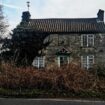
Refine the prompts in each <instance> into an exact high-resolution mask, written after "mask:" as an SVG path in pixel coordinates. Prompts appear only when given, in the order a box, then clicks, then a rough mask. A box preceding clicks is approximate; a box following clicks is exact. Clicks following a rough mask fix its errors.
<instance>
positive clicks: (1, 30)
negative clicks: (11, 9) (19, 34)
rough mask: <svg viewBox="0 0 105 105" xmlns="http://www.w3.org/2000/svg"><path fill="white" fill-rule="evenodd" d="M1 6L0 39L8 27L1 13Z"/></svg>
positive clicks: (0, 11) (0, 7)
mask: <svg viewBox="0 0 105 105" xmlns="http://www.w3.org/2000/svg"><path fill="white" fill-rule="evenodd" d="M2 8H3V7H2V5H0V39H1V38H2V37H3V35H4V34H5V32H6V31H7V27H8V24H7V21H6V19H5V17H4V15H3V11H2Z"/></svg>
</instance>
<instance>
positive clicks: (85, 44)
mask: <svg viewBox="0 0 105 105" xmlns="http://www.w3.org/2000/svg"><path fill="white" fill-rule="evenodd" d="M83 46H87V35H83Z"/></svg>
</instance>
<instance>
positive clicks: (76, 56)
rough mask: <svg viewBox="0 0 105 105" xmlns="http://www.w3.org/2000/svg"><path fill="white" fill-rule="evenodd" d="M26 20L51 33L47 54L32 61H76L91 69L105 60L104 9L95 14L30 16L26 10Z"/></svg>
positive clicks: (45, 63) (42, 64) (39, 64)
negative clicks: (92, 15) (49, 16)
mask: <svg viewBox="0 0 105 105" xmlns="http://www.w3.org/2000/svg"><path fill="white" fill-rule="evenodd" d="M22 22H25V23H26V26H25V27H26V28H30V29H32V30H34V31H35V32H37V33H39V34H43V33H48V34H49V36H48V37H47V38H46V40H45V41H47V40H50V41H51V43H50V45H49V46H47V48H46V49H45V50H44V53H45V55H44V56H38V57H36V58H35V59H34V61H33V63H32V64H33V65H34V66H36V67H38V68H40V67H47V66H51V65H54V66H55V65H57V66H59V67H60V66H62V65H64V64H69V63H70V62H73V63H75V64H80V65H81V67H83V68H86V69H89V68H92V67H93V66H94V65H95V64H104V63H105V24H104V11H103V10H101V9H100V10H99V11H98V13H97V17H95V18H51V19H30V13H29V12H28V11H26V12H23V16H22Z"/></svg>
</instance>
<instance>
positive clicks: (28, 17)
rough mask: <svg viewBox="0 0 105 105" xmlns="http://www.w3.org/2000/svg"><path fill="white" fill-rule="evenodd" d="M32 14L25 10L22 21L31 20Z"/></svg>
mask: <svg viewBox="0 0 105 105" xmlns="http://www.w3.org/2000/svg"><path fill="white" fill-rule="evenodd" d="M30 17H31V15H30V12H29V11H25V12H23V13H22V22H29V19H30Z"/></svg>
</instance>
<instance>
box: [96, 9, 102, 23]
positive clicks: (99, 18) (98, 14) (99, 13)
mask: <svg viewBox="0 0 105 105" xmlns="http://www.w3.org/2000/svg"><path fill="white" fill-rule="evenodd" d="M97 17H98V20H99V21H101V22H104V10H101V9H99V11H98V13H97Z"/></svg>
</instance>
